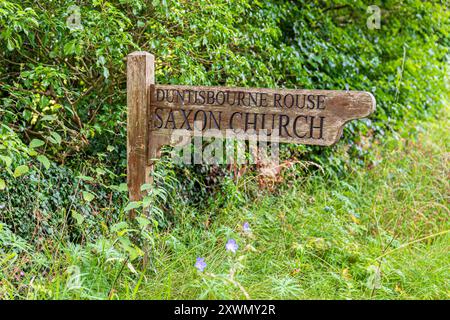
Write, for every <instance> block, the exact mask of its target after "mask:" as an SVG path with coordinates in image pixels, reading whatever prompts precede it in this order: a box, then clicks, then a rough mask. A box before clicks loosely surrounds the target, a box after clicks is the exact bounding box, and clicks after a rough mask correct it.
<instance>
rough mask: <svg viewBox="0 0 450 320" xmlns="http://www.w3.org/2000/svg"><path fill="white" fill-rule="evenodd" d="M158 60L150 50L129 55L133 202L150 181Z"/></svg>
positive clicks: (129, 153) (129, 170) (129, 150)
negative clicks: (152, 107)
mask: <svg viewBox="0 0 450 320" xmlns="http://www.w3.org/2000/svg"><path fill="white" fill-rule="evenodd" d="M154 61H155V59H154V56H153V55H152V54H150V53H148V52H140V51H138V52H133V53H131V54H129V55H128V56H127V109H128V115H127V184H128V191H129V195H130V200H131V201H138V200H141V198H142V195H143V192H142V191H141V185H142V184H144V183H149V182H150V170H151V167H150V166H149V164H148V149H149V131H148V129H149V126H148V123H149V111H150V110H149V108H148V106H149V102H150V85H151V84H154V83H155V77H154ZM132 214H133V213H132Z"/></svg>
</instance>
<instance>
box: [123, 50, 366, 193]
mask: <svg viewBox="0 0 450 320" xmlns="http://www.w3.org/2000/svg"><path fill="white" fill-rule="evenodd" d="M127 68H128V72H127V97H128V100H127V104H128V127H127V130H128V153H127V154H128V186H129V190H130V198H131V200H138V199H139V198H140V197H141V192H140V185H142V184H143V183H146V182H148V181H147V180H146V179H148V178H146V177H148V174H149V170H150V168H151V160H152V159H155V158H157V157H158V156H159V150H160V148H161V146H163V145H169V144H170V143H171V139H170V138H171V135H172V133H173V132H174V130H180V129H182V130H187V132H189V131H193V130H194V123H195V125H196V126H197V127H195V128H197V129H199V130H205V131H207V130H212V129H214V130H216V131H220V132H225V131H227V130H233V131H236V132H243V133H247V134H248V135H250V136H251V135H256V134H258V132H260V131H262V130H264V132H269V133H270V132H276V133H277V135H278V139H279V141H280V142H286V143H299V144H310V145H320V146H330V145H332V144H334V143H336V142H337V141H338V140H339V138H340V137H341V135H342V131H343V127H344V125H345V124H346V123H347V122H348V121H350V120H354V119H359V118H364V117H367V116H369V115H370V114H371V113H372V112H374V110H375V98H374V97H373V95H372V94H370V93H368V92H361V91H335V90H303V89H261V88H230V87H205V86H174V85H157V84H155V83H154V57H153V55H151V54H149V53H146V52H135V53H132V54H130V55H129V56H128V67H127Z"/></svg>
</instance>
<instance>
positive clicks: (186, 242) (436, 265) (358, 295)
mask: <svg viewBox="0 0 450 320" xmlns="http://www.w3.org/2000/svg"><path fill="white" fill-rule="evenodd" d="M446 111H447V110H446ZM449 124H450V123H449V119H448V116H447V115H445V114H444V115H443V116H441V118H440V119H439V120H436V121H434V122H431V123H426V124H424V123H419V124H417V128H422V130H421V133H420V134H419V135H418V136H417V137H416V138H413V137H412V134H410V133H409V132H410V131H408V130H407V129H405V131H404V132H402V133H401V134H398V135H394V136H391V137H387V138H385V139H382V140H375V141H373V140H370V139H368V140H367V141H366V144H365V145H363V146H362V147H364V148H370V149H371V154H372V157H373V161H367V163H366V164H365V165H364V166H356V165H354V161H353V160H352V159H347V162H346V165H345V168H344V172H345V173H344V174H341V176H338V175H336V174H329V173H325V172H322V171H321V170H312V169H309V170H306V171H307V172H308V174H306V173H305V174H303V175H299V174H298V172H305V170H303V171H295V170H294V169H286V170H285V171H284V172H283V175H282V177H283V182H282V183H281V184H280V185H278V186H277V187H276V188H275V189H274V190H270V189H265V190H260V191H258V190H259V189H258V188H257V185H258V184H257V182H256V181H255V180H256V178H254V177H244V178H242V179H241V180H239V181H238V182H236V183H232V182H231V181H228V182H226V183H228V185H227V186H226V188H224V190H227V192H226V194H224V196H226V197H227V201H225V206H223V207H221V208H220V209H217V207H218V205H215V203H214V202H212V203H211V204H210V205H208V206H207V208H205V209H202V210H199V209H195V208H191V207H183V206H181V205H180V206H179V207H177V208H175V218H174V221H175V225H174V226H172V227H171V228H170V229H168V230H166V231H160V232H154V233H153V234H152V239H153V242H152V243H151V244H150V254H149V263H148V266H147V267H146V268H145V269H144V270H141V269H142V266H141V264H139V263H135V262H133V263H132V264H129V263H127V261H126V260H125V259H124V257H125V256H124V254H123V252H121V251H119V250H118V249H117V246H115V245H114V243H115V242H117V241H120V240H119V238H118V237H117V236H116V235H115V233H106V234H105V236H104V237H102V238H101V239H100V240H99V241H97V242H96V243H83V244H82V245H74V244H68V243H63V242H58V241H51V240H49V241H47V242H46V244H45V245H43V246H42V247H39V248H34V247H31V246H29V245H27V243H26V242H24V241H21V240H20V239H17V238H14V235H13V234H12V233H11V232H9V231H8V230H6V228H4V230H3V231H2V232H0V234H1V235H2V237H1V239H2V240H3V241H2V242H1V243H3V246H4V248H6V249H5V252H6V253H5V254H4V255H2V256H1V257H0V259H1V260H0V263H1V268H2V274H3V277H4V278H3V279H0V298H3V299H9V298H11V299H12V298H28V299H68V298H72V299H73V298H74V299H79V298H80V299H87V298H89V299H108V298H110V299H117V298H120V299H199V298H201V299H245V298H248V297H249V298H251V299H449V298H450V254H449V249H450V233H449V231H450V223H449V217H450V209H449V201H450V198H449V190H450V186H449V178H450V176H449V169H448V168H449V159H450V153H449V146H450V137H449V134H448V128H449ZM364 141H365V140H364ZM338 152H339V156H340V157H342V159H346V151H345V146H344V145H340V147H339V151H338ZM300 165H301V164H300ZM298 166H299V165H297V167H298ZM295 167H296V166H294V167H293V168H295ZM294 173H296V174H294ZM247 193H255V194H256V195H255V196H254V197H245V195H246V194H247ZM219 196H220V195H219ZM247 199H250V200H247ZM245 221H248V222H249V223H250V226H251V229H252V232H251V233H250V234H247V233H244V232H243V231H242V227H241V226H242V224H243V223H244V222H245ZM229 238H234V239H236V240H237V242H238V244H239V249H238V252H237V253H236V255H233V254H231V253H229V252H226V250H225V243H226V241H227V239H229ZM5 239H6V240H5ZM27 246H28V247H27ZM20 247H24V248H22V249H20ZM14 252H16V253H14ZM196 257H204V258H205V261H206V263H207V267H206V268H205V271H204V272H203V273H200V272H198V271H197V270H196V269H195V268H194V263H195V259H196ZM22 270H23V272H24V274H23V275H21V274H20V272H21V271H22ZM78 271H79V273H78ZM230 272H231V273H232V274H233V276H232V277H231V276H230Z"/></svg>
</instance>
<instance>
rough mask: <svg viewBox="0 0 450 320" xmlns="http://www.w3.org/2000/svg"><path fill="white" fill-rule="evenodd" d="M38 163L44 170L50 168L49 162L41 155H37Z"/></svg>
mask: <svg viewBox="0 0 450 320" xmlns="http://www.w3.org/2000/svg"><path fill="white" fill-rule="evenodd" d="M36 159H37V160H38V161H39V162H40V163H42V164H43V165H44V167H45V169H48V168H50V161H49V160H48V158H47V157H46V156H44V155H42V154H40V155H38V156H37V158H36Z"/></svg>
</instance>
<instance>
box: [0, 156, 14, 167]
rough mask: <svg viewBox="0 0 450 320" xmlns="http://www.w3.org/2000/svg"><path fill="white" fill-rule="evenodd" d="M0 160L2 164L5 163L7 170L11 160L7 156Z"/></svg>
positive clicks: (0, 157)
mask: <svg viewBox="0 0 450 320" xmlns="http://www.w3.org/2000/svg"><path fill="white" fill-rule="evenodd" d="M0 159H2V160H3V162H5V165H6V167H7V168H9V167H10V166H11V164H12V159H11V158H10V157H8V156H0Z"/></svg>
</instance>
